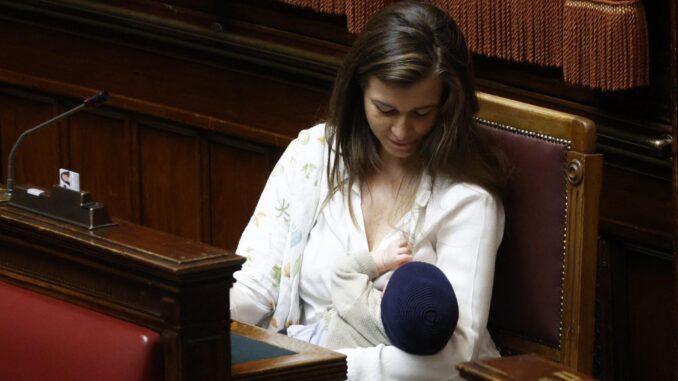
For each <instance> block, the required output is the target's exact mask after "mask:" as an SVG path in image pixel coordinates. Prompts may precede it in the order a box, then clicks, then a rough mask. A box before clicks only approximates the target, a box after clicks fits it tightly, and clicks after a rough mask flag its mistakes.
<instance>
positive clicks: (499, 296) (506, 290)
mask: <svg viewBox="0 0 678 381" xmlns="http://www.w3.org/2000/svg"><path fill="white" fill-rule="evenodd" d="M478 123H479V124H480V125H481V126H483V127H485V128H487V129H489V130H490V132H491V134H492V135H493V136H494V137H495V139H496V140H497V141H498V143H499V144H500V145H501V146H502V148H503V150H504V152H505V153H506V155H507V156H508V158H509V161H510V163H511V166H512V173H511V177H510V182H509V191H508V194H507V195H506V199H505V200H504V207H505V212H506V230H505V231H504V239H503V241H502V244H501V246H500V248H499V253H498V254H497V264H496V273H495V278H494V282H495V283H494V288H493V296H492V307H491V312H490V323H489V324H490V326H491V328H492V329H494V330H498V331H508V332H511V333H514V334H518V335H520V336H522V337H525V338H527V339H530V340H532V341H535V342H540V343H542V344H545V345H548V346H550V347H559V345H560V331H561V320H562V319H561V315H562V305H561V300H562V296H563V280H564V277H563V271H564V260H565V245H564V239H565V229H566V225H565V224H566V199H567V189H566V179H565V175H564V174H565V169H566V163H567V149H568V147H567V144H566V143H564V142H561V141H558V140H557V139H549V138H548V137H545V136H540V135H536V134H527V133H525V132H521V131H520V130H515V129H511V130H508V129H501V128H497V127H490V126H488V125H486V124H485V125H484V124H483V123H484V122H483V121H479V122H478Z"/></svg>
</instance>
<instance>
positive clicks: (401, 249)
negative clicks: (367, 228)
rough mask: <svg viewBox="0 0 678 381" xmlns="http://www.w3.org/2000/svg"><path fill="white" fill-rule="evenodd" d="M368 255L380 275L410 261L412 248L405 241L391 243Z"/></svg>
mask: <svg viewBox="0 0 678 381" xmlns="http://www.w3.org/2000/svg"><path fill="white" fill-rule="evenodd" d="M370 254H371V255H372V259H374V262H375V263H376V264H377V269H378V270H379V273H380V274H381V273H384V272H386V271H390V270H395V269H397V268H398V267H400V266H402V265H404V264H405V263H407V262H411V261H412V247H411V246H410V244H409V243H408V242H407V241H393V242H391V243H390V244H389V245H388V246H386V248H384V249H382V250H374V251H372V252H371V253H370Z"/></svg>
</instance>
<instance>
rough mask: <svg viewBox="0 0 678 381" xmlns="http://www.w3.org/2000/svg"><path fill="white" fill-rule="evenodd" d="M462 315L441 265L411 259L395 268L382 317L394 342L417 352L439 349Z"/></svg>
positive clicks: (382, 303)
mask: <svg viewBox="0 0 678 381" xmlns="http://www.w3.org/2000/svg"><path fill="white" fill-rule="evenodd" d="M458 319H459V306H458V305H457V296H456V295H455V293H454V289H453V288H452V285H451V284H450V281H449V280H447V277H446V276H445V274H443V272H442V271H440V269H439V268H437V267H436V266H434V265H432V264H429V263H424V262H410V263H407V264H405V265H403V266H400V267H399V268H398V269H397V270H396V271H394V272H393V275H392V276H391V279H390V280H389V282H388V284H387V286H386V289H385V290H384V295H383V298H382V300H381V320H382V323H383V324H384V330H385V331H386V336H388V338H389V340H391V344H393V345H395V346H396V347H398V348H400V349H401V350H403V351H405V352H407V353H411V354H415V355H432V354H435V353H438V352H440V351H441V350H442V349H443V348H444V347H445V345H446V344H447V342H448V341H449V340H450V337H452V332H454V329H455V328H456V327H457V320H458Z"/></svg>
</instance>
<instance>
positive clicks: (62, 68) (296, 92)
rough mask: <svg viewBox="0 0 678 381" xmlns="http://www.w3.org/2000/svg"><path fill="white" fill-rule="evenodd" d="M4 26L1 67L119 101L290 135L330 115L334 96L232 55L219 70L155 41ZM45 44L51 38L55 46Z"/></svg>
mask: <svg viewBox="0 0 678 381" xmlns="http://www.w3.org/2000/svg"><path fill="white" fill-rule="evenodd" d="M0 28H1V29H0V31H2V35H3V38H2V40H0V49H2V51H3V54H0V67H1V68H4V69H8V70H11V71H14V72H29V73H31V74H32V75H35V76H38V77H41V78H54V79H57V80H59V81H60V82H64V83H77V84H79V85H80V86H85V87H89V88H92V89H106V90H108V91H109V92H110V93H111V94H112V95H115V96H123V97H131V98H134V99H142V100H144V101H148V102H153V103H157V104H161V105H166V106H169V107H173V108H179V109H183V110H190V111H191V112H193V113H199V114H204V115H210V116H214V117H218V118H222V119H225V120H229V121H231V122H236V123H241V124H245V125H248V126H253V127H259V128H263V129H265V130H267V131H271V132H274V133H278V134H282V135H288V136H290V135H291V136H296V133H297V132H298V130H299V126H304V127H307V126H311V125H312V124H314V123H315V122H317V120H318V119H319V118H320V117H321V116H322V110H323V109H322V107H320V106H319V105H324V102H322V101H323V100H324V99H326V98H327V94H326V92H325V91H319V90H314V89H311V88H308V87H300V86H296V85H294V84H291V83H287V82H285V81H283V80H280V79H278V78H265V77H262V76H259V75H252V74H249V73H246V72H238V71H233V70H229V64H231V63H230V62H229V60H228V59H225V58H224V60H223V61H222V62H218V63H217V65H205V64H204V63H201V62H199V61H198V57H195V58H194V59H195V60H193V59H191V58H188V57H181V58H175V57H173V58H171V59H168V52H166V51H162V49H163V47H162V46H156V45H154V44H153V43H152V42H148V44H144V43H143V41H137V43H140V44H141V46H140V47H139V46H138V47H130V46H128V45H122V44H120V42H114V43H110V42H107V43H101V42H99V41H94V40H92V39H89V38H87V37H84V36H79V35H73V34H69V33H64V32H59V31H52V30H46V29H40V28H35V27H33V26H30V25H24V24H21V23H13V22H9V21H3V22H2V26H0ZM44 41H49V46H45V44H44ZM38 47H40V48H38ZM39 50H42V51H40V52H38V51H39ZM159 50H160V51H159ZM169 54H172V52H169ZM45 61H48V62H49V64H48V65H46V64H45ZM219 66H222V67H219ZM262 89H266V91H262Z"/></svg>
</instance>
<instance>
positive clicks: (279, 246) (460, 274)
mask: <svg viewBox="0 0 678 381" xmlns="http://www.w3.org/2000/svg"><path fill="white" fill-rule="evenodd" d="M327 155H328V149H327V143H326V141H325V138H324V125H318V126H315V127H313V128H311V129H309V130H304V131H302V132H301V133H300V134H299V137H298V138H297V139H295V140H294V141H293V142H292V143H291V144H290V146H289V147H288V149H287V150H286V151H285V153H284V154H283V156H282V157H281V159H280V161H279V162H278V164H277V165H276V167H275V169H274V170H273V172H272V174H271V176H270V178H269V180H268V182H267V184H266V187H265V189H264V192H263V193H262V196H261V199H260V200H259V204H258V205H257V208H256V210H255V213H254V215H253V216H252V219H251V220H250V223H249V224H248V226H247V228H246V229H245V232H244V233H243V236H242V238H241V241H240V244H239V245H238V249H237V250H236V252H237V253H238V254H239V255H243V256H245V257H247V259H248V260H247V261H246V262H245V264H244V265H243V269H242V270H241V271H239V272H237V273H236V274H235V278H236V281H237V282H236V283H235V285H234V287H233V288H232V290H231V317H232V318H233V319H235V320H240V321H245V322H248V323H252V324H259V325H268V326H269V327H270V328H273V329H280V328H282V327H283V326H284V325H290V324H298V323H299V322H300V320H301V307H300V306H301V301H300V299H299V278H300V277H299V275H300V269H301V265H302V259H303V254H304V248H305V245H306V242H307V240H308V236H309V233H310V230H311V228H312V227H313V223H314V221H315V219H316V216H317V213H318V210H317V209H318V204H319V203H320V201H321V200H323V199H324V196H325V195H326V194H327V184H326V183H327V181H326V176H327V174H326V173H325V172H326V171H325V163H326V158H327ZM427 196H428V197H427V199H428V200H427V203H426V205H425V209H424V213H425V215H424V224H423V227H422V228H421V235H420V237H423V238H424V239H428V240H429V241H430V242H431V244H432V246H433V247H434V249H435V251H436V258H434V259H433V260H434V263H435V264H436V265H437V266H438V267H439V268H441V269H442V270H443V272H444V273H445V274H446V275H447V276H448V278H449V279H450V282H451V283H452V285H453V287H454V289H455V292H456V294H457V299H458V303H459V321H458V324H457V329H456V331H455V333H454V335H453V336H452V339H451V340H450V342H449V343H448V345H447V347H446V348H445V349H444V350H443V351H441V352H440V353H438V354H436V355H432V356H416V355H410V354H407V353H405V352H402V351H400V350H399V349H398V348H395V347H393V346H386V345H378V346H375V347H370V348H347V349H341V350H339V351H340V352H342V353H344V354H346V355H347V361H348V379H349V380H414V379H416V380H448V379H456V378H457V376H458V374H457V372H456V370H455V368H454V365H455V364H457V363H459V362H461V361H469V360H475V359H477V358H484V357H491V356H498V353H497V351H496V349H495V348H494V344H493V343H492V341H491V339H490V337H489V334H488V333H487V329H486V326H487V318H488V314H489V306H490V298H491V295H492V282H493V278H494V263H495V257H496V251H497V248H498V246H499V243H500V242H501V238H502V234H503V227H504V213H503V208H502V206H501V203H499V202H497V200H495V199H494V198H493V197H492V196H491V195H490V194H489V193H487V192H486V191H485V190H483V189H482V188H480V187H477V186H474V185H470V184H465V183H453V182H452V181H450V180H444V179H438V180H437V181H436V183H435V184H434V186H433V187H432V188H431V191H430V194H428V195H427ZM363 234H364V232H363ZM325 271H328V272H332V271H333V269H332V268H331V266H327V269H326V270H325Z"/></svg>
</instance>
